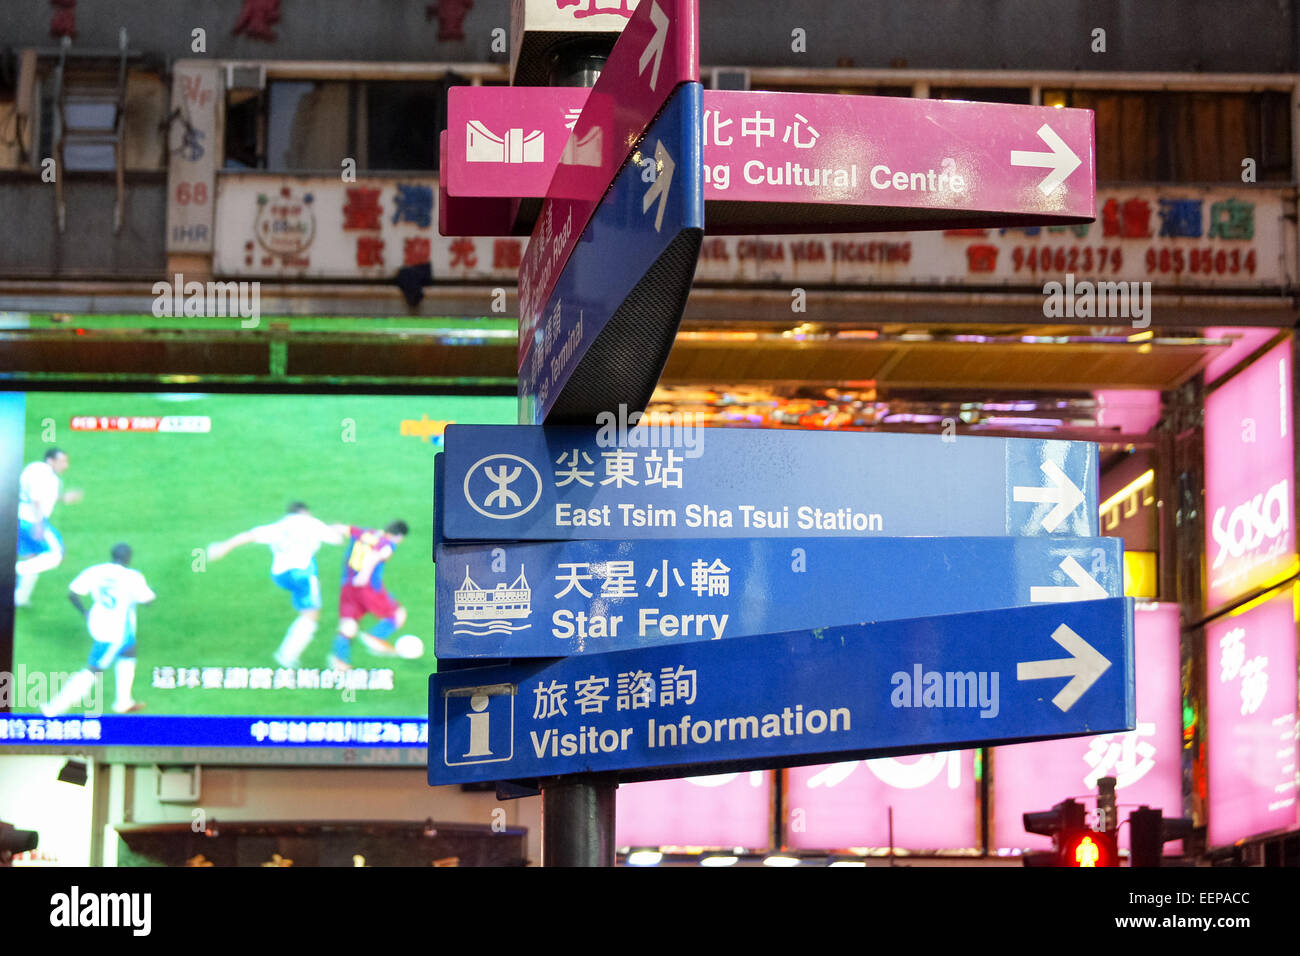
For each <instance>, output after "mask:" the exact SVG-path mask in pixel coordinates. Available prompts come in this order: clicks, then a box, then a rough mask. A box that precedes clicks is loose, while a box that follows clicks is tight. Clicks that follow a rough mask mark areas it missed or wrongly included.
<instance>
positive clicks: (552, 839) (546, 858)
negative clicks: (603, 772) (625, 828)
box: [541, 775, 618, 866]
mask: <svg viewBox="0 0 1300 956" xmlns="http://www.w3.org/2000/svg"><path fill="white" fill-rule="evenodd" d="M541 789H542V866H613V865H614V801H615V798H614V791H615V790H617V789H618V784H617V783H616V782H614V781H613V780H610V779H609V778H606V777H601V776H597V775H580V776H574V777H556V778H554V779H553V780H549V781H544V782H543V783H542V788H541Z"/></svg>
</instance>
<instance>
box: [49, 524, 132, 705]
mask: <svg viewBox="0 0 1300 956" xmlns="http://www.w3.org/2000/svg"><path fill="white" fill-rule="evenodd" d="M111 556H112V559H113V560H112V561H111V562H105V563H104V564H96V565H94V566H93V567H89V568H86V570H84V571H82V572H81V573H80V574H78V575H77V576H76V577H75V578H73V580H72V583H71V584H70V585H68V600H69V601H71V602H72V606H73V607H75V608H76V609H77V611H78V613H80V614H81V616H82V617H83V618H85V621H86V629H87V630H88V631H90V639H91V642H92V643H91V645H90V659H89V661H87V663H86V667H85V669H84V670H80V671H77V673H75V674H73V675H72V677H71V679H70V680H69V681H68V682H67V683H66V684H64V685H63V689H62V690H60V691H59V693H58V694H57V695H56V696H55V698H54V700H53V701H51V702H50V704H49V705H48V706H45V707H42V708H41V712H42V713H43V714H44V715H45V716H46V717H55V716H58V715H59V714H62V713H65V712H66V711H67V710H68V708H70V707H72V706H74V705H75V704H76V703H77V702H78V701H80V700H81V699H82V698H83V697H84V696H85V694H86V692H87V691H89V690H90V689H91V687H93V686H94V683H95V681H96V680H97V679H98V677H99V675H100V674H102V673H103V672H104V671H106V670H108V669H109V668H110V667H111V668H113V681H114V684H115V689H116V691H117V697H116V700H115V702H114V704H113V711H114V713H118V714H132V713H135V712H136V711H139V710H143V709H144V704H142V703H139V702H137V701H136V700H134V699H133V698H132V697H131V683H132V682H133V681H134V680H135V609H136V606H137V605H139V604H149V603H151V602H152V601H153V599H154V593H153V590H152V589H151V588H150V587H149V584H148V582H147V581H145V579H144V575H143V574H141V573H140V572H139V571H135V570H132V569H131V567H130V564H131V548H130V547H129V546H128V545H125V544H118V545H114V546H113V551H112V555H111ZM85 597H88V598H90V599H91V602H92V603H91V606H90V607H89V608H86V607H84V606H83V605H82V603H81V599H82V598H85Z"/></svg>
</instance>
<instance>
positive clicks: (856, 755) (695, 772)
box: [427, 597, 1137, 799]
mask: <svg viewBox="0 0 1300 956" xmlns="http://www.w3.org/2000/svg"><path fill="white" fill-rule="evenodd" d="M1117 602H1123V604H1124V615H1123V623H1124V632H1123V634H1122V635H1121V643H1122V659H1121V660H1120V661H1117V662H1115V663H1116V664H1117V665H1119V666H1121V667H1123V673H1122V681H1123V684H1122V687H1123V695H1124V700H1123V712H1124V717H1123V719H1122V725H1120V726H1099V727H1088V728H1086V729H1081V730H1079V731H1077V732H1073V731H1072V732H1065V733H1047V734H1035V735H1024V736H1015V737H1012V738H1005V737H999V738H976V739H970V740H959V741H945V742H944V743H942V744H941V745H936V744H932V743H926V744H917V745H901V746H896V747H882V748H872V749H866V750H854V751H844V750H830V751H819V752H816V753H811V752H810V753H802V754H790V755H785V756H769V757H762V758H739V759H735V760H716V761H709V762H701V763H689V764H674V765H663V766H654V767H643V768H627V769H619V770H604V771H590V772H587V771H582V772H577V773H569V774H561V775H555V776H541V777H538V776H525V777H509V776H503V777H501V778H497V779H491V778H489V779H487V780H485V781H484V782H488V783H495V784H496V786H497V795H498V798H499V799H513V798H516V797H523V796H530V795H534V794H536V793H537V792H539V791H540V790H541V788H542V787H543V786H544V785H545V784H546V783H548V782H550V781H556V780H564V779H566V778H572V777H582V778H584V779H591V780H597V779H603V780H612V781H615V782H616V783H619V784H624V783H641V782H645V781H652V780H671V779H678V778H682V777H696V776H707V775H712V774H722V773H732V772H742V771H750V770H784V769H788V768H791V767H805V766H813V765H819V764H831V763H842V762H846V761H854V760H875V759H879V758H884V757H902V756H910V755H916V754H926V753H936V752H940V751H944V752H946V751H956V750H968V749H976V748H983V747H994V746H1014V745H1017V744H1022V743H1036V742H1040V741H1047V740H1065V739H1070V738H1077V737H1090V736H1095V735H1099V734H1106V733H1122V732H1128V731H1132V730H1134V729H1135V728H1136V726H1137V679H1136V672H1135V641H1134V610H1135V607H1136V599H1134V598H1131V597H1124V598H1106V599H1104V600H1099V601H1079V602H1069V603H1067V604H1058V605H1034V606H1033V607H1032V608H1024V607H1021V608H1001V609H995V610H986V611H975V612H969V613H962V614H956V615H936V616H934V617H930V618H925V619H910V620H912V621H916V620H927V621H934V620H939V619H941V618H946V617H972V616H979V615H991V614H998V613H1003V612H1005V611H1007V610H1035V611H1039V612H1043V611H1046V610H1047V609H1048V608H1052V607H1055V608H1058V609H1059V608H1063V607H1069V606H1071V605H1072V606H1074V607H1079V606H1081V605H1101V604H1115V603H1117ZM863 623H871V622H863ZM880 623H882V624H885V625H905V624H907V623H909V621H906V620H905V621H888V622H880ZM858 626H861V625H837V626H834V627H827V628H810V629H802V630H798V631H787V632H784V634H786V635H791V636H795V635H808V636H813V637H817V638H820V639H828V638H829V639H832V640H833V639H834V638H835V637H836V635H837V632H839V631H842V630H845V629H846V628H853V627H858ZM780 636H782V635H777V634H766V635H751V636H748V637H740V638H733V639H731V640H729V641H727V642H725V643H727V644H732V645H735V644H738V643H740V642H744V641H761V640H770V639H772V638H774V637H780ZM706 643H708V644H710V645H712V646H717V642H706ZM671 646H673V645H657V646H655V647H654V648H652V649H651V650H656V651H658V650H663V649H664V648H665V647H671ZM641 652H642V651H641V650H625V651H616V652H612V653H613V654H637V653H641ZM1049 653H1050V652H1049ZM599 656H600V657H604V656H608V655H599ZM564 659H565V658H545V659H542V658H531V659H526V660H520V661H502V660H495V661H493V662H492V663H491V665H490V666H475V665H476V664H477V663H478V662H477V661H471V660H465V661H457V662H453V663H455V664H456V665H457V666H455V667H451V668H448V669H447V672H450V671H452V670H454V671H456V672H457V673H463V674H464V675H465V676H467V677H471V676H472V679H473V680H475V682H476V683H478V684H481V685H491V684H497V683H506V682H509V683H523V682H524V681H526V680H528V679H529V678H530V677H531V676H533V675H534V674H536V673H537V672H539V671H541V670H543V669H545V668H546V667H547V666H549V665H551V664H554V663H556V662H557V661H559V660H564ZM585 660H588V661H592V660H593V658H592V657H588V658H585ZM437 678H438V675H437V674H432V675H430V677H429V701H430V715H429V728H430V731H429V745H428V746H429V760H428V764H427V774H428V783H429V785H430V786H433V787H437V786H455V785H457V784H458V783H459V782H460V781H453V782H446V781H437V780H435V779H434V773H435V767H437V766H438V763H437V761H436V760H435V746H437V747H438V748H439V749H440V748H441V742H439V741H437V740H436V738H435V730H436V729H437V728H441V727H442V726H443V725H442V723H441V722H438V721H436V720H435V717H434V714H433V712H432V711H433V703H434V700H435V695H436V693H437V686H436V684H437ZM511 678H513V680H512V679H511ZM1056 684H1059V681H1058V682H1054V686H1055V685H1056Z"/></svg>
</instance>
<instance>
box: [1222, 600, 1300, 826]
mask: <svg viewBox="0 0 1300 956" xmlns="http://www.w3.org/2000/svg"><path fill="white" fill-rule="evenodd" d="M1294 594H1295V589H1294V587H1290V588H1287V589H1286V590H1284V591H1283V592H1282V593H1281V594H1279V595H1278V596H1277V597H1275V598H1272V599H1271V600H1269V601H1266V602H1264V603H1263V604H1260V605H1258V606H1257V607H1254V608H1252V609H1251V610H1249V611H1247V612H1245V613H1244V614H1239V615H1234V616H1232V617H1227V618H1223V619H1221V620H1219V621H1216V622H1215V623H1213V624H1211V625H1209V626H1208V627H1206V629H1205V669H1206V675H1205V677H1206V685H1207V687H1206V690H1207V700H1206V704H1207V721H1206V723H1207V725H1208V729H1209V737H1208V744H1209V748H1208V749H1209V754H1208V764H1209V797H1210V801H1209V802H1210V805H1209V842H1210V845H1211V846H1223V845H1225V844H1229V843H1233V842H1235V841H1237V840H1242V839H1245V838H1247V837H1251V836H1254V835H1256V834H1260V833H1267V832H1269V831H1271V830H1281V829H1287V828H1289V827H1294V826H1295V825H1296V819H1297V816H1296V795H1297V787H1296V758H1297V756H1298V754H1297V752H1296V751H1297V745H1296V626H1295V617H1296V615H1295V606H1294V601H1295V597H1294Z"/></svg>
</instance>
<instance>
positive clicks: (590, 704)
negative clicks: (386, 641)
mask: <svg viewBox="0 0 1300 956" xmlns="http://www.w3.org/2000/svg"><path fill="white" fill-rule="evenodd" d="M1135 719H1136V697H1135V689H1134V674H1133V601H1132V599H1131V598H1113V599H1109V600H1104V601H1081V602H1078V603H1073V604H1056V605H1051V606H1042V607H1029V608H1014V609H1010V610H999V611H980V612H975V613H971V614H953V615H947V616H943V617H930V618H916V619H911V620H905V621H892V622H886V623H881V624H859V625H854V626H850V627H836V628H825V629H821V630H815V631H795V632H788V633H785V634H769V635H761V636H757V637H741V638H736V639H735V640H729V641H704V642H699V643H694V644H674V645H668V646H662V647H652V648H644V649H640V650H630V651H618V652H614V653H610V654H594V655H590V656H584V657H566V658H561V659H559V660H556V661H549V662H536V663H530V664H516V665H506V666H499V667H484V668H473V669H469V670H459V671H451V672H449V673H442V674H435V675H433V676H432V677H431V678H430V679H429V783H430V784H432V785H435V786H436V785H441V784H451V783H471V782H475V781H490V780H534V779H537V778H540V777H549V776H557V775H561V774H572V773H611V774H615V775H617V777H618V778H619V779H621V780H645V779H654V778H658V777H672V776H680V775H681V773H682V770H683V769H684V768H690V772H691V773H700V772H718V771H723V770H745V769H750V770H757V769H764V768H770V767H784V766H797V765H800V764H808V763H825V762H830V761H837V760H857V759H864V758H869V757H878V756H887V755H889V754H899V753H922V752H927V751H933V750H948V749H954V748H957V747H966V746H975V745H981V744H993V743H1006V742H1010V741H1016V740H1027V739H1038V738H1047V737H1062V736H1078V735H1084V734H1098V733H1111V732H1115V731H1122V730H1131V729H1132V728H1133V726H1134V722H1135Z"/></svg>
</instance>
